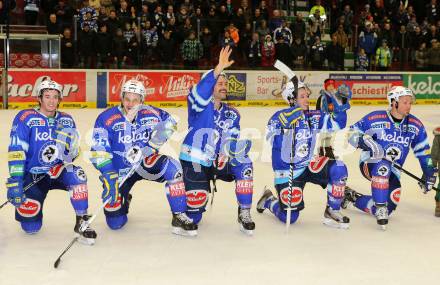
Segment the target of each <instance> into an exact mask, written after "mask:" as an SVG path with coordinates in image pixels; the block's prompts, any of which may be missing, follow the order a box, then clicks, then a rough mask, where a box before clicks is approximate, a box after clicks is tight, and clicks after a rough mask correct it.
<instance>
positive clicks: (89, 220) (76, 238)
mask: <svg viewBox="0 0 440 285" xmlns="http://www.w3.org/2000/svg"><path fill="white" fill-rule="evenodd" d="M141 163H142V159H141V160H140V162H139V163H138V164H136V166H134V167H132V168H131V169H130V171H129V172H128V173H127V175H125V176H124V178H123V179H122V180H121V183H119V187H121V186H122V185H123V184H124V183H125V181H127V179H128V178H130V177H131V176H132V175H133V174H134V173H135V172H136V170H137V169H138V167H139V166H140V165H141ZM110 200H111V198H108V199H107V200H106V201H104V203H102V204H101V205H100V206H99V207H98V209H96V211H95V212H94V213H93V215H92V216H91V217H90V218H89V219H88V220H87V221H83V223H82V224H81V226H80V227H79V233H78V234H77V235H76V236H75V237H74V238H73V239H72V241H71V242H70V243H69V245H68V246H67V247H66V248H65V249H64V250H63V252H62V253H61V254H60V255H59V256H58V258H57V260H55V262H54V264H53V267H54V268H58V266H59V265H60V262H61V257H63V255H64V254H66V253H67V251H68V250H69V249H70V248H71V247H72V245H73V244H74V243H75V242H76V241H78V239H79V237H80V236H81V234H82V233H83V232H84V231H85V230H86V229H87V228H88V227H89V226H90V224H92V223H93V221H94V220H95V219H96V217H97V216H98V214H99V213H100V212H101V211H102V209H104V207H105V206H106V205H107V204H108V203H109V202H110Z"/></svg>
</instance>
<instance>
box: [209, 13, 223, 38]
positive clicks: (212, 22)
mask: <svg viewBox="0 0 440 285" xmlns="http://www.w3.org/2000/svg"><path fill="white" fill-rule="evenodd" d="M219 23H220V19H219V18H218V16H217V14H216V11H215V8H213V7H211V8H209V12H208V17H207V19H206V26H207V27H208V29H209V31H210V32H211V34H212V38H213V39H214V40H215V41H217V40H218V38H219V34H220V31H221V30H220V24H219Z"/></svg>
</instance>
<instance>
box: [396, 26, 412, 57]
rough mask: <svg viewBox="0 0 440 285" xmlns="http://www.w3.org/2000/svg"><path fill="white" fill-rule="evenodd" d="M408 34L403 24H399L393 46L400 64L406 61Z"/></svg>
mask: <svg viewBox="0 0 440 285" xmlns="http://www.w3.org/2000/svg"><path fill="white" fill-rule="evenodd" d="M408 49H409V36H408V32H407V31H406V28H405V26H404V25H402V26H400V30H399V32H398V33H397V34H396V43H395V47H394V54H395V58H397V59H398V61H399V62H400V63H401V66H402V64H406V63H407V62H408Z"/></svg>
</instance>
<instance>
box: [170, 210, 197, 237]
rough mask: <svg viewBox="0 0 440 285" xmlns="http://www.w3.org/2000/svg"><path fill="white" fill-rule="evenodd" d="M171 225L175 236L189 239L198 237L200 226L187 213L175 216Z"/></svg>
mask: <svg viewBox="0 0 440 285" xmlns="http://www.w3.org/2000/svg"><path fill="white" fill-rule="evenodd" d="M171 225H172V227H173V230H172V232H173V234H176V235H181V236H189V237H194V236H197V229H198V226H197V225H196V224H194V222H193V220H192V219H190V218H189V217H188V216H187V215H186V214H185V213H177V214H173V220H172V221H171Z"/></svg>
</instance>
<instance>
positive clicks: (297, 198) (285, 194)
mask: <svg viewBox="0 0 440 285" xmlns="http://www.w3.org/2000/svg"><path fill="white" fill-rule="evenodd" d="M302 199H303V192H302V189H301V188H299V187H292V196H291V198H290V206H291V207H294V206H298V205H299V204H301V202H302ZM280 200H281V202H282V203H283V204H284V205H286V206H289V188H284V189H282V190H281V191H280Z"/></svg>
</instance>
